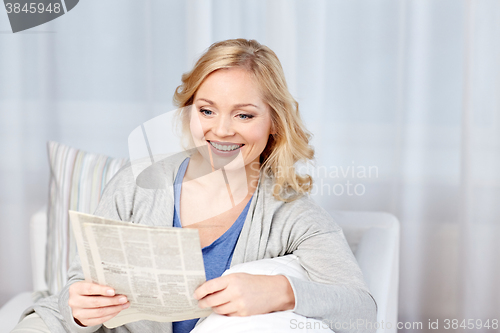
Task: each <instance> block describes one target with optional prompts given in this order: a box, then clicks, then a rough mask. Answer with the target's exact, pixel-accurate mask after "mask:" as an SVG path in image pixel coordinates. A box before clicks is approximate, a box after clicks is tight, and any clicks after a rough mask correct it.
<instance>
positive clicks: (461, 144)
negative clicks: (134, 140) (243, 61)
mask: <svg viewBox="0 0 500 333" xmlns="http://www.w3.org/2000/svg"><path fill="white" fill-rule="evenodd" d="M9 29H10V27H9V23H8V20H7V15H6V14H4V12H2V10H0V32H1V33H0V147H1V148H0V153H1V158H0V219H1V220H0V238H1V239H0V272H1V275H0V305H1V304H3V303H4V302H5V301H7V299H8V298H10V297H12V296H13V295H15V294H16V293H17V292H20V291H23V290H29V289H30V288H31V285H30V261H29V260H30V259H29V240H28V221H29V217H30V215H31V214H33V213H34V212H35V211H37V210H38V209H39V208H40V207H41V206H43V205H44V204H45V203H46V201H47V191H48V186H47V185H48V176H49V175H48V167H47V159H46V149H45V142H46V141H47V140H56V141H59V142H62V143H64V144H68V145H71V146H74V147H77V148H81V149H85V150H87V151H91V152H96V153H104V154H108V155H111V156H116V157H118V156H127V136H128V134H129V133H130V132H131V131H132V130H133V129H134V128H135V127H136V126H138V125H139V124H141V123H143V122H144V121H147V120H149V119H151V118H152V117H154V116H156V115H159V114H162V113H164V112H167V111H170V110H172V109H173V106H172V103H171V99H172V95H173V92H174V89H175V88H176V86H177V85H178V84H179V82H180V76H181V74H182V73H183V72H185V71H187V70H188V69H190V68H191V67H192V65H193V64H194V62H195V60H196V58H197V57H198V56H199V55H200V54H201V52H203V50H204V49H206V48H207V47H208V46H209V45H210V44H211V43H213V42H215V41H219V40H223V39H228V38H237V37H242V38H252V39H256V40H258V41H259V42H261V43H263V44H266V45H268V46H269V47H271V48H272V49H273V50H274V51H275V52H276V53H277V54H278V56H279V58H280V59H281V62H282V65H283V67H284V69H285V73H286V76H287V80H288V84H289V88H290V89H291V91H292V93H293V94H294V96H295V97H296V99H297V100H298V101H299V103H300V110H301V113H302V115H303V118H304V120H305V122H306V124H307V126H308V128H309V129H310V130H311V132H312V133H313V134H314V139H313V144H314V146H315V148H316V153H317V163H316V164H317V167H318V168H317V169H316V170H318V172H316V174H315V175H314V176H315V180H316V184H317V186H316V188H315V198H316V200H317V201H318V202H320V203H321V204H322V205H323V206H324V207H326V208H328V209H331V210H333V209H342V210H378V211H388V212H391V213H393V214H395V215H396V216H397V217H398V218H399V220H400V222H401V273H400V298H399V300H400V305H399V320H400V321H401V322H405V323H406V322H419V321H420V322H423V324H424V328H425V327H427V323H428V320H429V319H431V320H432V321H435V320H436V319H439V321H440V327H441V328H443V321H444V320H445V319H450V320H452V319H457V320H459V323H460V322H461V321H462V320H463V319H482V320H483V321H484V320H486V319H490V321H491V319H493V318H497V319H500V312H499V311H500V310H499V309H500V284H499V283H498V281H500V242H499V240H498V238H499V237H500V205H498V203H499V202H500V175H499V173H498V170H500V60H499V59H500V2H498V1H496V0H481V1H479V0H478V1H473V0H463V1H459V0H441V1H434V0H412V1H409V0H378V1H371V0H363V1H361V0H357V1H356V0H349V1H347V0H336V1H319V0H314V1H277V0H270V1H254V0H247V1H231V0H225V1H222V0H213V1H201V0H200V1H196V0H190V1H165V0H144V1H123V0H108V1H98V0H82V1H80V3H79V4H78V5H77V6H76V7H75V8H74V9H73V10H72V11H71V12H69V13H68V14H66V15H64V16H62V17H60V18H59V19H56V20H54V21H52V22H49V23H47V24H45V25H42V26H39V27H36V28H34V29H31V30H28V31H26V32H21V33H17V34H12V33H8V31H9ZM320 170H321V171H320ZM353 171H354V173H353ZM363 171H364V172H363ZM459 330H460V329H459ZM403 331H408V332H410V331H415V330H412V329H406V330H403ZM475 331H476V332H481V331H484V332H489V331H488V330H485V329H481V330H478V329H476V330H475Z"/></svg>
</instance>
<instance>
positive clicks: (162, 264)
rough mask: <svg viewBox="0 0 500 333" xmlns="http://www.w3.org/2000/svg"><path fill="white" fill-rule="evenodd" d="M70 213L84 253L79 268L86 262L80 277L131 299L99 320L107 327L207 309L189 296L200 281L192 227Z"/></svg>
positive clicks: (200, 267)
mask: <svg viewBox="0 0 500 333" xmlns="http://www.w3.org/2000/svg"><path fill="white" fill-rule="evenodd" d="M70 217H71V221H72V224H73V225H78V226H76V228H75V226H74V230H75V238H76V241H77V245H78V249H79V253H85V255H84V256H82V255H80V257H81V259H82V260H81V261H82V269H83V268H84V266H87V268H86V270H87V272H89V275H88V276H87V275H85V279H86V280H91V281H92V282H95V283H98V284H102V285H107V286H110V287H112V288H114V289H115V291H116V294H123V295H126V296H127V298H128V300H129V301H130V307H129V308H128V309H125V310H123V311H121V312H120V313H119V314H118V315H117V316H116V317H114V318H112V319H110V320H109V321H107V322H105V323H104V325H105V326H106V327H108V328H114V327H117V326H121V325H123V324H126V323H129V322H133V321H137V320H153V321H160V322H171V321H179V320H186V319H193V318H200V317H206V316H208V315H209V314H210V313H212V310H211V309H200V308H198V306H197V304H198V302H197V300H196V299H194V298H193V297H192V295H193V293H194V291H195V289H196V288H197V287H198V286H199V285H201V284H202V283H203V282H205V269H204V266H203V256H202V253H201V246H200V241H199V236H198V232H197V230H194V229H183V228H172V227H152V226H144V225H139V224H131V223H127V222H122V221H113V220H109V219H103V218H100V217H97V216H92V215H88V214H82V213H77V212H71V213H70ZM78 232H80V234H79V237H76V235H77V233H78ZM80 249H82V250H80ZM82 257H85V259H84V258H82ZM84 261H86V263H85V265H84ZM84 274H86V273H85V269H84Z"/></svg>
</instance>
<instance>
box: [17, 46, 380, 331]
mask: <svg viewBox="0 0 500 333" xmlns="http://www.w3.org/2000/svg"><path fill="white" fill-rule="evenodd" d="M174 101H175V102H176V103H177V105H178V106H179V107H180V110H181V111H180V114H179V115H180V117H181V121H182V124H183V129H184V131H185V132H188V134H189V135H188V137H189V138H190V139H191V140H190V144H191V148H192V150H191V151H190V154H189V157H188V158H185V156H180V155H176V156H173V157H171V158H168V159H165V160H163V161H161V162H159V164H160V166H161V167H159V168H158V167H156V168H149V169H148V170H145V172H143V173H142V174H141V175H140V176H139V177H137V179H136V178H135V177H134V176H133V173H132V172H131V168H125V169H122V170H121V171H120V172H119V173H118V174H117V176H115V177H114V178H113V180H111V182H110V183H109V184H108V185H107V187H106V190H105V192H104V194H103V197H102V199H101V202H100V204H99V207H98V209H97V211H96V212H95V214H96V215H100V216H104V217H108V218H113V219H121V220H124V221H132V222H134V223H142V224H153V225H166V226H172V225H173V226H177V227H187V228H196V229H198V231H199V236H200V242H201V247H202V249H203V257H204V262H205V269H206V275H207V282H205V283H204V284H202V285H201V286H199V287H198V288H197V289H196V291H195V297H196V298H197V299H198V300H199V306H200V307H212V309H213V310H214V312H215V313H218V314H222V315H227V316H249V315H256V314H266V313H271V312H274V311H283V310H293V312H294V313H296V314H298V315H302V316H305V317H314V318H318V319H321V320H323V321H324V322H325V323H328V325H329V326H330V327H331V328H333V327H335V331H336V332H364V331H369V330H368V329H365V328H364V326H363V327H359V326H355V325H354V326H353V325H352V323H353V322H354V323H356V322H358V323H359V320H361V321H363V322H364V323H365V324H366V322H375V320H376V304H375V301H374V300H373V298H372V297H371V295H370V294H369V292H368V290H367V288H366V286H365V284H364V282H363V278H362V274H361V271H360V269H359V267H358V265H357V263H356V260H355V259H354V256H353V255H352V252H351V251H350V249H349V247H348V245H347V243H346V241H345V238H344V236H343V233H342V230H341V229H340V228H339V227H338V226H337V225H336V223H335V222H333V221H332V218H331V217H330V216H329V215H328V214H327V213H326V212H325V211H324V210H322V209H321V208H320V207H318V206H317V205H315V204H314V203H313V201H311V200H310V199H309V197H308V196H307V193H308V192H310V190H311V186H312V179H311V177H310V176H301V175H298V174H296V172H295V169H294V164H295V162H297V161H299V160H303V161H307V160H309V159H312V158H313V150H312V148H311V147H310V146H309V144H308V140H309V135H308V133H307V131H306V130H305V128H304V126H303V124H302V122H301V120H300V116H299V110H298V104H297V102H295V100H294V99H293V97H292V96H291V95H290V93H289V91H288V89H287V85H286V81H285V77H284V74H283V71H282V68H281V65H280V63H279V60H278V58H277V57H276V55H275V54H274V53H273V52H272V51H271V50H270V49H269V48H267V47H266V46H263V45H261V44H259V43H257V42H256V41H253V40H244V39H236V40H227V41H223V42H219V43H215V44H213V45H212V46H211V47H210V48H209V49H208V50H207V51H206V53H205V54H204V55H203V56H202V57H201V58H200V59H199V60H198V62H197V63H196V65H195V67H194V68H193V70H192V71H191V72H189V73H186V74H184V75H183V77H182V84H181V85H180V86H179V87H178V88H177V90H176V93H175V96H174ZM186 134H187V133H186ZM217 174H219V176H220V174H222V175H223V177H222V178H221V177H215V175H217ZM145 179H146V181H145ZM217 179H219V180H220V179H224V181H223V182H221V181H217ZM151 180H153V181H151ZM165 180H166V181H167V184H174V185H175V186H174V191H170V190H169V189H168V186H167V187H164V186H163V187H161V186H160V187H158V188H156V189H154V188H153V189H151V188H150V187H149V188H148V187H147V186H141V184H142V183H148V184H151V183H161V182H164V181H165ZM292 253H293V254H294V255H296V256H297V257H298V258H299V260H300V264H301V265H302V267H303V268H304V270H305V271H306V272H307V276H308V277H309V279H310V280H305V279H298V278H296V277H293V276H284V275H275V276H268V275H251V274H245V273H235V274H228V275H225V276H221V275H222V273H223V272H224V271H225V270H226V269H228V268H229V267H231V266H234V265H236V264H240V263H245V262H250V261H255V260H259V259H264V258H274V257H280V256H284V255H287V254H292ZM69 276H70V280H69V282H68V284H67V285H66V287H65V288H64V289H63V290H62V291H61V293H60V295H59V298H58V299H57V302H58V304H55V303H54V302H55V301H54V297H51V298H49V299H45V300H42V301H41V302H40V303H39V304H37V305H35V307H34V309H35V310H36V312H37V313H38V314H39V315H40V316H41V317H42V318H43V320H44V321H45V323H46V324H47V325H48V326H49V327H51V325H53V326H54V328H53V329H52V328H51V331H52V332H59V331H64V329H66V330H69V331H74V332H94V331H96V330H101V331H107V330H108V329H106V328H105V327H104V326H101V324H102V323H103V322H105V321H107V320H109V319H110V318H112V317H114V316H116V315H117V314H118V313H119V312H120V311H121V310H122V309H124V308H127V307H128V306H129V303H128V301H127V300H126V298H125V297H123V296H121V295H114V291H113V290H112V289H111V288H109V287H106V286H100V285H97V284H91V283H87V282H84V281H82V280H83V274H82V272H81V268H80V265H79V262H78V258H77V259H76V260H75V262H74V264H73V265H72V267H71V269H70V272H69ZM27 312H28V311H27ZM32 318H33V317H32ZM202 321H203V318H202V319H201V320H197V319H193V320H189V321H183V322H176V323H173V325H172V324H171V323H157V322H149V321H140V322H134V323H129V324H126V325H124V326H122V327H118V328H116V329H114V331H115V332H146V331H149V332H156V331H158V332H160V331H161V332H171V331H172V330H173V332H176V333H177V332H179V333H180V332H189V331H190V330H191V329H192V328H193V327H194V326H195V325H199V324H200V323H202Z"/></svg>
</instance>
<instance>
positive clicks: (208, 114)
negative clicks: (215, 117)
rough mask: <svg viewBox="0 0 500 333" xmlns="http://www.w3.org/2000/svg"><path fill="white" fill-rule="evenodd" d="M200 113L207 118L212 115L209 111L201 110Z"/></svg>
mask: <svg viewBox="0 0 500 333" xmlns="http://www.w3.org/2000/svg"><path fill="white" fill-rule="evenodd" d="M200 113H202V114H203V115H205V116H211V115H212V111H210V110H207V109H200Z"/></svg>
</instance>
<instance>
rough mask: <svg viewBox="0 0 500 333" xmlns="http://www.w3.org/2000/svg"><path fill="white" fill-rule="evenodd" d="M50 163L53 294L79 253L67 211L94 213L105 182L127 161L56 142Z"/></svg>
mask: <svg viewBox="0 0 500 333" xmlns="http://www.w3.org/2000/svg"><path fill="white" fill-rule="evenodd" d="M47 148H48V154H49V165H50V185H49V205H48V211H47V252H46V262H45V280H46V282H47V286H48V289H49V292H50V293H51V294H56V293H58V292H59V291H60V290H61V289H62V287H64V285H65V284H66V281H67V272H68V268H69V264H70V262H71V260H72V258H73V256H74V254H75V253H76V244H75V242H74V239H73V231H72V230H71V226H70V223H69V216H68V210H70V209H71V210H75V211H79V212H83V213H89V214H92V213H94V211H95V209H96V208H97V204H98V203H99V200H100V198H101V194H102V192H103V190H104V187H105V185H106V183H107V182H108V181H109V180H110V179H111V178H112V177H113V175H114V174H115V173H116V172H117V171H118V170H119V169H120V168H121V167H123V166H124V165H125V164H126V163H127V159H124V158H111V157H109V156H105V155H99V154H91V153H87V152H84V151H82V150H79V149H75V148H71V147H68V146H65V145H63V144H60V143H57V142H48V144H47Z"/></svg>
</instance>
